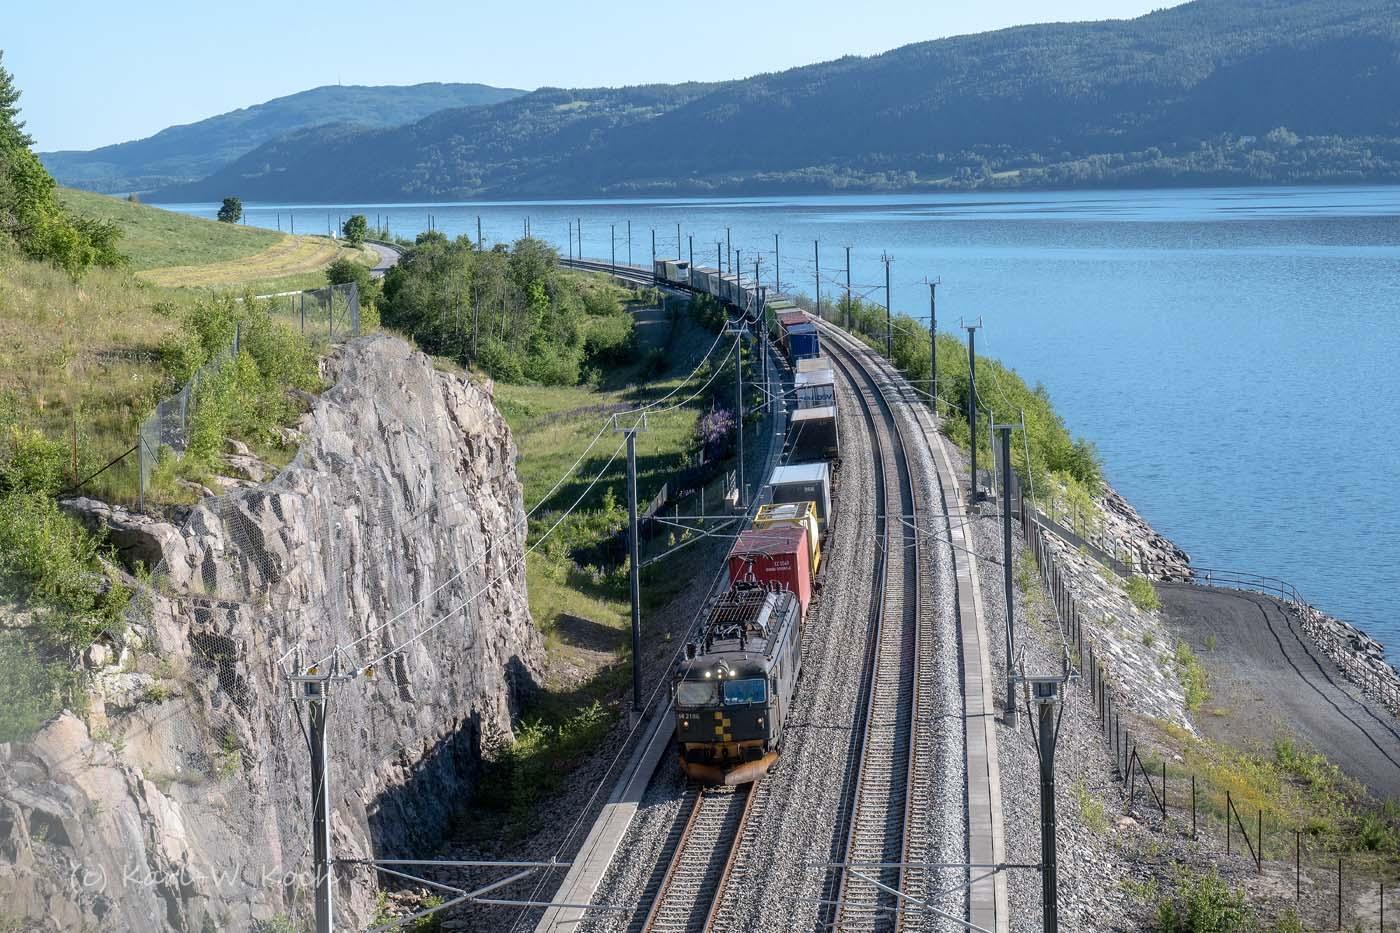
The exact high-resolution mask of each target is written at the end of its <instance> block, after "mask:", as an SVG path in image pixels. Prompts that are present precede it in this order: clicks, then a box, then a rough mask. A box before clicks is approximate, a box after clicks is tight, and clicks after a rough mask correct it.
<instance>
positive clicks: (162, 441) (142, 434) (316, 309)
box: [136, 282, 360, 508]
mask: <svg viewBox="0 0 1400 933" xmlns="http://www.w3.org/2000/svg"><path fill="white" fill-rule="evenodd" d="M263 300H265V301H267V302H269V304H270V311H271V314H272V317H273V318H274V319H275V320H277V321H280V322H281V323H283V324H285V325H288V326H290V327H291V328H292V329H293V330H298V331H299V332H300V333H301V334H302V335H303V336H305V337H307V338H308V339H310V340H313V341H316V342H320V341H322V340H324V341H326V342H329V343H334V342H337V341H341V340H346V339H349V338H350V337H355V336H358V335H359V333H360V291H359V286H357V285H356V284H355V283H354V282H347V283H345V284H342V285H328V286H326V287H324V288H317V289H311V290H309V291H302V292H288V293H286V294H278V295H269V296H265V298H264V299H263ZM238 350H239V335H238V333H237V331H235V333H234V337H233V340H231V341H230V342H229V345H228V346H227V347H225V348H223V349H222V350H220V351H219V352H218V353H216V354H214V355H213V356H212V357H211V358H210V359H209V360H207V361H206V362H205V363H204V365H202V366H200V367H199V369H197V370H195V373H194V375H193V376H191V377H190V379H189V381H188V382H186V383H185V384H184V385H183V386H181V387H180V391H178V392H176V393H175V394H174V395H172V396H170V397H169V398H166V399H164V400H162V401H160V402H159V403H157V405H156V407H155V409H154V410H153V411H152V412H151V414H150V415H149V416H148V417H147V418H146V420H144V421H142V422H141V425H140V427H139V428H138V430H137V442H136V456H137V463H138V471H139V474H140V485H139V490H140V493H139V496H140V498H139V499H138V503H139V504H140V506H141V507H142V508H144V507H145V504H146V493H147V490H148V489H149V488H150V483H151V471H152V470H153V469H154V468H155V466H156V464H157V463H159V462H160V460H161V458H162V457H166V456H172V455H179V454H182V453H184V452H185V451H186V450H188V449H189V443H190V420H191V419H192V418H193V417H194V415H195V412H196V411H197V410H198V408H199V403H200V393H199V389H200V386H201V385H203V384H204V383H205V382H206V381H207V380H208V379H209V378H210V377H212V376H214V375H216V374H218V373H219V372H220V371H222V370H223V368H224V367H225V366H227V365H228V364H229V362H231V361H232V360H234V359H236V358H237V356H238Z"/></svg>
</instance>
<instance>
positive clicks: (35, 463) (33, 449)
mask: <svg viewBox="0 0 1400 933" xmlns="http://www.w3.org/2000/svg"><path fill="white" fill-rule="evenodd" d="M67 460H68V456H67V454H66V453H65V451H64V449H63V445H62V444H60V443H59V442H57V441H53V440H50V439H48V438H47V437H45V436H44V434H43V432H41V431H39V430H37V429H35V428H31V427H20V426H19V425H14V424H12V425H9V426H8V429H7V430H6V432H5V435H4V450H3V451H0V491H4V492H10V491H18V492H39V493H44V494H46V495H53V494H54V493H56V492H58V491H59V489H61V488H62V487H63V482H64V468H65V466H66V464H67Z"/></svg>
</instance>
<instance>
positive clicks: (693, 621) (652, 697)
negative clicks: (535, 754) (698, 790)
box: [510, 452, 790, 933]
mask: <svg viewBox="0 0 1400 933" xmlns="http://www.w3.org/2000/svg"><path fill="white" fill-rule="evenodd" d="M787 455H790V452H787V453H786V454H785V455H784V457H783V458H781V459H784V460H785V459H786V456H787ZM770 456H771V455H770ZM762 502H763V496H762V495H757V496H754V498H753V501H752V502H750V503H749V506H748V508H747V509H745V510H744V512H743V513H742V514H741V515H737V516H735V518H741V519H742V520H743V521H744V522H746V523H748V522H751V521H752V519H753V517H754V515H756V514H757V512H758V509H759V506H760V505H761V504H762ZM728 572H729V568H728V566H727V565H726V564H724V563H723V562H721V564H720V566H719V567H718V569H716V571H715V573H714V575H713V576H712V577H711V578H710V581H709V583H708V585H707V586H706V587H705V598H704V599H701V600H700V601H699V603H698V605H697V606H696V609H695V612H694V614H693V615H692V616H691V618H690V622H689V623H688V624H687V626H686V633H687V639H688V637H689V634H690V633H691V632H693V631H694V630H695V628H696V626H697V625H698V624H699V622H700V620H701V617H702V616H703V615H704V613H705V610H706V608H707V607H708V605H709V603H710V599H711V597H712V596H713V595H714V593H715V590H716V587H717V586H718V585H719V583H720V582H721V581H722V580H724V579H725V578H726V577H727V576H728ZM687 639H682V640H681V641H680V643H679V644H678V645H677V646H676V650H675V651H674V652H673V653H672V655H671V658H670V660H669V662H668V663H667V664H666V666H665V667H663V668H662V674H661V676H660V677H658V678H657V679H656V683H655V685H654V686H653V687H652V689H651V692H650V693H649V694H648V695H647V699H646V702H645V703H644V708H650V707H651V706H652V705H653V704H655V703H656V700H657V696H658V695H659V694H660V692H661V690H662V688H663V687H665V686H666V684H667V683H668V682H669V679H670V678H669V677H668V676H667V672H668V671H670V670H671V669H672V667H674V665H675V664H676V662H677V661H678V660H680V659H681V658H682V656H683V653H684V651H685V644H686V640H687ZM691 663H693V662H691V661H687V662H686V668H685V669H688V668H689V665H690V664H691ZM645 721H646V720H645V718H644V717H638V718H637V720H636V721H635V722H634V723H632V726H631V728H630V729H629V730H628V732H627V735H626V737H625V738H624V739H623V740H622V741H621V742H620V743H619V744H618V747H617V751H616V752H614V753H613V756H612V759H611V760H610V761H609V763H608V767H607V769H606V770H605V771H604V772H603V776H602V777H601V778H599V780H598V783H597V785H596V786H595V787H594V788H593V792H592V793H591V794H590V795H589V797H588V800H587V801H585V802H584V804H583V806H582V807H580V808H579V812H578V816H577V817H575V818H574V822H573V824H572V825H571V826H570V827H569V830H568V832H566V833H565V834H564V836H563V838H562V839H561V840H560V842H559V845H558V847H557V848H556V849H555V854H554V857H555V858H556V859H557V858H559V857H560V856H561V855H562V854H563V852H564V850H565V849H566V848H567V847H568V845H569V843H570V841H571V840H572V839H573V838H574V836H575V835H576V834H577V833H578V831H579V828H580V827H581V826H582V825H583V821H584V819H585V818H586V817H587V815H588V813H589V812H590V810H591V809H592V807H593V804H594V802H595V801H596V800H597V799H598V795H599V794H600V793H602V790H603V787H604V786H605V785H606V784H607V781H608V776H609V775H611V774H612V773H613V769H614V768H616V767H617V765H618V764H619V762H621V761H622V757H623V753H624V752H626V751H627V750H628V749H629V747H630V745H631V742H632V739H633V738H634V737H635V736H636V734H637V731H638V730H639V729H640V728H641V727H642V723H643V722H645ZM545 882H546V878H545V877H544V876H543V875H542V876H541V878H540V880H539V881H538V882H537V883H536V885H535V888H534V893H533V894H532V895H531V900H534V899H535V898H536V897H537V896H538V894H539V891H540V890H541V888H543V887H544V884H545ZM525 912H526V908H521V910H520V912H519V913H518V914H517V915H516V918H515V920H514V921H513V922H512V923H511V925H510V930H511V931H512V933H513V931H514V930H515V929H516V928H517V927H518V926H519V924H520V921H521V919H523V918H524V916H525Z"/></svg>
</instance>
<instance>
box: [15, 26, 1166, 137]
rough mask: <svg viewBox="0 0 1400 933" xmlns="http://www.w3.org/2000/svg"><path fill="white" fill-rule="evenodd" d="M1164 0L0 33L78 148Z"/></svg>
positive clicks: (774, 64)
mask: <svg viewBox="0 0 1400 933" xmlns="http://www.w3.org/2000/svg"><path fill="white" fill-rule="evenodd" d="M1175 2H1177V0H1001V2H982V3H964V2H949V0H904V2H895V3H883V4H870V3H860V2H852V0H842V2H837V0H762V2H760V3H757V4H752V5H749V4H744V5H736V4H732V3H721V4H705V3H700V4H696V3H639V2H635V0H613V2H611V3H609V2H602V3H574V2H567V3H566V2H560V0H543V2H534V3H529V2H525V3H518V2H515V3H513V2H501V0H491V2H483V0H399V2H383V0H381V2H367V0H342V2H336V3H330V2H324V0H301V2H298V0H277V2H272V0H238V2H228V0H212V2H208V0H197V2H193V3H192V2H190V0H136V2H135V3H134V4H121V3H112V2H111V0H101V2H97V0H70V2H67V3H15V4H12V5H10V6H11V9H9V10H8V11H7V12H6V13H5V37H4V38H0V47H3V49H4V52H5V66H6V67H7V68H8V69H9V70H10V71H11V72H12V73H13V74H14V76H15V79H16V81H17V82H18V84H19V87H20V88H21V90H22V91H23V93H24V97H23V98H22V99H21V101H20V103H21V106H22V107H23V110H24V113H23V116H24V119H25V120H27V121H28V128H29V132H30V133H31V135H33V136H34V138H35V141H36V142H37V144H38V148H39V149H41V150H51V149H90V148H93V147H96V146H101V145H106V144H108V143H114V142H121V141H123V140H128V139H139V138H141V137H143V136H148V135H150V134H151V133H154V132H156V131H157V130H160V129H162V128H164V127H166V126H169V125H171V124H176V123H189V122H192V121H194V120H199V119H203V118H204V117H208V116H212V115H214V114H217V113H223V112H225V111H228V110H233V109H236V108H239V107H246V106H249V105H251V104H256V103H260V102H262V101H265V100H269V99H271V98H273V97H280V96H282V95H284V94H291V93H294V92H296V91H301V90H306V89H307V88H311V87H316V86H318V85H322V84H335V83H336V82H337V81H340V82H342V83H345V84H415V83H418V82H420V81H477V82H481V83H483V84H494V85H497V86H504V87H519V88H527V89H531V88H536V87H541V86H546V85H552V86H561V87H596V86H600V85H622V84H639V83H649V82H667V83H669V82H676V81H686V80H715V79H723V78H737V77H745V76H747V75H751V74H757V73H760V72H764V71H775V70H779V69H782V68H787V67H791V66H793V65H802V64H809V63H811V62H817V61H823V60H826V59H830V58H836V57H839V56H841V55H845V54H869V53H872V52H881V51H884V50H886V49H890V48H894V47H896V46H900V45H905V44H907V43H910V42H919V41H922V40H925V39H934V38H938V37H941V36H950V35H959V34H963V33H970V32H981V31H983V30H987V29H997V28H1000V27H1004V26H1013V25H1017V24H1020V23H1030V22H1049V21H1057V20H1081V19H1107V18H1116V17H1131V16H1137V15H1140V14H1142V13H1146V12H1148V11H1149V10H1151V9H1153V8H1154V7H1164V6H1173V5H1175ZM658 36H664V37H665V41H664V42H659V41H656V38H657V37H658Z"/></svg>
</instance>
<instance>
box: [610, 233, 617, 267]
mask: <svg viewBox="0 0 1400 933" xmlns="http://www.w3.org/2000/svg"><path fill="white" fill-rule="evenodd" d="M608 232H609V234H610V235H609V239H610V240H611V241H612V242H611V248H612V271H613V273H614V274H616V273H617V224H608Z"/></svg>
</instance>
